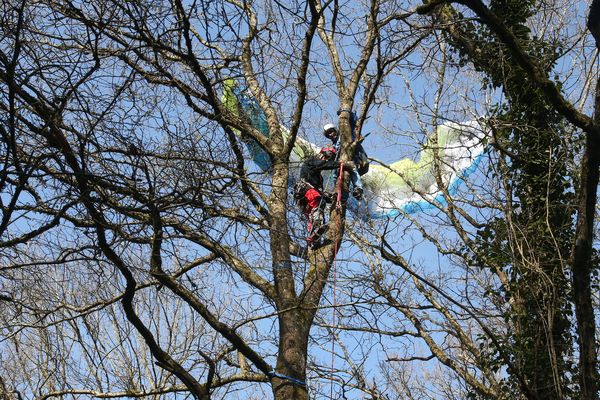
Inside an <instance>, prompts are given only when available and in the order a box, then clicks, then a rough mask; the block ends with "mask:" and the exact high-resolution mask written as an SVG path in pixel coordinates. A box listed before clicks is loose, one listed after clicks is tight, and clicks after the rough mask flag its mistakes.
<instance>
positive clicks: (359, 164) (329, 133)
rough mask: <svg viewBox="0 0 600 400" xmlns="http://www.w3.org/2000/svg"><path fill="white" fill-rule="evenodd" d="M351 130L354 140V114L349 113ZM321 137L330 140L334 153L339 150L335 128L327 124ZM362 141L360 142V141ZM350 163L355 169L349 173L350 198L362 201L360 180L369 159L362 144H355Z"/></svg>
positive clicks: (367, 169) (366, 168) (337, 133)
mask: <svg viewBox="0 0 600 400" xmlns="http://www.w3.org/2000/svg"><path fill="white" fill-rule="evenodd" d="M350 115H351V128H352V140H355V137H354V125H355V124H356V121H355V118H356V117H355V116H354V113H351V114H350ZM323 135H324V136H325V137H326V138H327V139H329V140H331V147H333V148H334V149H335V150H336V152H337V151H338V150H339V146H340V142H339V137H340V134H339V132H338V130H337V128H336V127H335V125H334V124H331V123H328V124H326V125H325V126H324V127H323ZM361 141H362V140H361ZM352 161H353V162H354V164H355V166H356V168H355V169H353V170H352V172H350V181H351V182H352V187H353V189H352V196H354V198H355V199H356V200H358V201H360V200H361V199H362V196H363V186H362V180H361V179H360V177H361V175H364V174H366V173H367V172H368V171H369V159H368V157H367V153H366V152H365V150H364V149H363V147H362V144H361V143H360V141H359V143H357V144H356V147H355V148H354V152H353V153H352Z"/></svg>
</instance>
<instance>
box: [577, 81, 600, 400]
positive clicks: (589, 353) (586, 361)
mask: <svg viewBox="0 0 600 400" xmlns="http://www.w3.org/2000/svg"><path fill="white" fill-rule="evenodd" d="M599 114H600V79H599V80H598V82H597V83H596V104H595V122H596V124H597V125H598V122H600V115H599ZM599 133H600V132H597V131H596V132H591V133H589V132H588V133H587V134H586V139H585V150H584V155H583V160H582V166H581V184H580V185H581V186H580V193H579V210H578V215H577V229H576V233H575V249H574V251H573V298H574V303H575V315H576V318H577V333H578V343H579V374H580V375H579V383H580V386H581V399H582V400H594V399H597V398H598V396H597V394H598V372H597V362H598V361H597V349H596V340H595V333H596V323H595V319H594V318H595V316H594V309H593V305H592V294H591V287H590V281H591V275H592V270H593V265H592V244H593V228H594V218H595V215H596V199H597V195H596V190H597V188H598V179H599V171H598V168H599V166H600V138H599V137H598V134H599Z"/></svg>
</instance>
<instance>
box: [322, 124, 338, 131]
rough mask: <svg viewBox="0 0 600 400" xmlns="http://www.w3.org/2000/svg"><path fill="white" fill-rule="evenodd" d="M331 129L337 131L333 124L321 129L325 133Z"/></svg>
mask: <svg viewBox="0 0 600 400" xmlns="http://www.w3.org/2000/svg"><path fill="white" fill-rule="evenodd" d="M331 129H334V130H336V131H337V128H336V127H335V125H334V124H325V126H324V127H323V132H327V131H329V130H331Z"/></svg>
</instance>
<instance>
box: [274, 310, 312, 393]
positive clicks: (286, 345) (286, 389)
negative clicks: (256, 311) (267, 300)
mask: <svg viewBox="0 0 600 400" xmlns="http://www.w3.org/2000/svg"><path fill="white" fill-rule="evenodd" d="M309 330H310V324H308V323H306V321H305V318H304V317H303V316H302V313H301V312H300V311H299V310H292V311H289V312H284V313H283V314H282V315H281V316H280V317H279V354H278V356H277V366H276V368H275V371H276V373H277V375H276V376H275V377H274V378H273V379H272V389H273V395H274V397H275V400H291V399H294V400H308V391H307V389H306V384H302V383H305V382H306V354H307V352H308V332H309ZM285 377H289V378H285ZM290 378H291V379H290Z"/></svg>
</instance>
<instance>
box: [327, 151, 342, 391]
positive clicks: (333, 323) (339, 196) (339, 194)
mask: <svg viewBox="0 0 600 400" xmlns="http://www.w3.org/2000/svg"><path fill="white" fill-rule="evenodd" d="M343 177H344V163H343V162H340V172H339V175H338V181H337V200H336V206H337V207H340V208H341V206H342V180H343ZM338 223H339V225H338V232H339V230H340V229H341V218H340V219H339V220H338ZM337 253H338V245H337V242H335V244H334V247H333V264H332V268H333V277H332V278H333V284H332V290H333V299H332V310H333V315H332V318H331V319H332V321H331V381H330V382H331V386H330V398H332V399H333V373H334V372H335V326H336V324H337V321H336V313H337V310H336V305H337Z"/></svg>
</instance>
